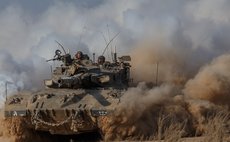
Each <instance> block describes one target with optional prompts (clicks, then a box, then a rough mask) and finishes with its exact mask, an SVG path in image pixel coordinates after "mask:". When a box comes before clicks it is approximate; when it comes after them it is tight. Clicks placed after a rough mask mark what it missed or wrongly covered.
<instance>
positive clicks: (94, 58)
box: [93, 53, 95, 63]
mask: <svg viewBox="0 0 230 142" xmlns="http://www.w3.org/2000/svg"><path fill="white" fill-rule="evenodd" d="M93 63H95V53H93Z"/></svg>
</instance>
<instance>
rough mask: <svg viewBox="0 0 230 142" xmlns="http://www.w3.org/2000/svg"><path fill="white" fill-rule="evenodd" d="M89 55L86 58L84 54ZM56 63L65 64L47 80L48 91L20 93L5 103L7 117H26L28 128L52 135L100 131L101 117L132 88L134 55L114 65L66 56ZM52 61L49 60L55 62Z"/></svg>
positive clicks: (122, 58) (110, 110)
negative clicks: (130, 85) (132, 57)
mask: <svg viewBox="0 0 230 142" xmlns="http://www.w3.org/2000/svg"><path fill="white" fill-rule="evenodd" d="M83 56H85V55H83ZM51 60H52V61H53V60H58V61H61V62H62V64H61V65H60V66H58V67H56V68H55V69H54V70H53V71H52V78H51V79H48V80H45V81H44V84H45V86H46V89H44V90H40V91H37V92H31V93H27V94H26V93H20V92H19V93H18V94H16V95H14V96H12V97H10V98H8V99H7V100H6V102H5V117H6V118H12V117H22V118H23V119H25V120H26V124H25V125H26V126H25V127H26V128H29V129H33V130H37V131H46V132H50V133H51V134H60V135H75V134H80V133H86V132H92V131H96V130H98V120H99V117H102V116H106V115H109V114H110V113H112V112H113V111H114V108H115V107H116V106H117V105H118V104H119V103H120V97H121V96H122V95H123V93H124V92H125V90H126V89H127V87H128V84H129V81H130V77H129V71H130V64H129V63H128V62H129V61H130V60H131V58H130V56H122V57H120V58H118V61H117V60H116V54H115V55H114V62H113V63H109V62H103V63H99V64H98V63H94V62H93V61H92V60H89V58H88V57H87V56H86V58H82V60H77V59H73V58H71V55H70V54H66V53H65V54H64V55H62V53H61V51H60V50H56V52H55V56H54V58H53V59H51ZM51 60H48V61H51Z"/></svg>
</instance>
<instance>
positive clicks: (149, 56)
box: [0, 44, 230, 142]
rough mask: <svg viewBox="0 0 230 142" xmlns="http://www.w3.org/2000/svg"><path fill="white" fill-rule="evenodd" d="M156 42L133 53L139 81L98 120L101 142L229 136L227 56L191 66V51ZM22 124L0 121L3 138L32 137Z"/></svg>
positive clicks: (229, 66) (229, 56)
mask: <svg viewBox="0 0 230 142" xmlns="http://www.w3.org/2000/svg"><path fill="white" fill-rule="evenodd" d="M160 45H161V44H159V45H157V47H158V48H148V47H147V48H143V47H141V48H136V49H135V50H134V51H133V52H132V54H131V55H132V75H133V77H134V81H136V82H139V81H142V82H140V83H138V85H137V86H135V87H130V88H129V89H128V90H127V91H126V93H125V94H124V95H123V96H122V98H121V103H120V104H119V105H118V106H117V107H116V108H115V112H114V113H112V114H110V115H109V116H107V117H101V118H100V119H99V121H98V122H99V127H100V129H101V133H102V134H103V135H104V140H153V139H155V140H159V139H165V140H168V141H177V140H178V139H179V138H181V137H194V136H208V137H211V136H214V137H215V138H219V137H220V138H222V137H224V136H225V135H226V134H229V133H228V131H229V132H230V128H229V105H230V103H229V102H230V88H229V86H230V54H226V55H222V56H220V57H218V58H216V59H214V60H213V61H212V62H211V63H210V64H206V65H204V66H203V67H201V66H202V61H201V62H200V63H196V64H192V63H191V65H190V58H191V57H192V56H190V54H189V52H190V51H188V50H185V49H179V48H178V49H176V48H174V49H173V50H172V49H170V48H165V47H164V46H162V47H161V46H160ZM157 65H158V66H157ZM156 67H158V74H157V70H156ZM200 67H201V69H200V70H199V68H200ZM195 72H198V73H195ZM156 77H157V78H158V79H157V80H156ZM156 81H158V82H157V83H156ZM149 82H151V83H152V86H149V85H148V83H149ZM156 84H157V86H156ZM23 123H25V122H24V121H19V120H17V119H13V120H4V121H2V125H1V127H2V128H1V130H2V132H1V133H0V134H1V135H2V137H3V138H5V139H4V141H10V142H11V141H18V142H20V141H23V140H25V139H30V138H35V137H36V136H37V135H36V134H35V132H33V131H27V130H26V129H23ZM210 123H211V124H212V126H213V129H211V128H210ZM207 126H209V127H207ZM217 128H218V130H216V129H217ZM36 138H37V139H38V140H37V141H45V140H47V138H46V139H45V138H44V137H39V136H37V137H36ZM213 140H217V141H218V140H219V139H213ZM47 141H49V140H47Z"/></svg>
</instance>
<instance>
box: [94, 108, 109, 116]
mask: <svg viewBox="0 0 230 142" xmlns="http://www.w3.org/2000/svg"><path fill="white" fill-rule="evenodd" d="M91 114H92V116H105V115H108V111H107V110H99V109H92V110H91Z"/></svg>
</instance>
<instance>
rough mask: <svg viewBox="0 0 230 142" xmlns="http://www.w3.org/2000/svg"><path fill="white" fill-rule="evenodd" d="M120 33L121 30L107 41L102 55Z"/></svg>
mask: <svg viewBox="0 0 230 142" xmlns="http://www.w3.org/2000/svg"><path fill="white" fill-rule="evenodd" d="M119 34H120V32H119V33H117V34H116V35H115V36H114V37H113V38H112V39H111V40H110V41H109V42H108V43H107V45H106V47H105V49H104V50H103V52H102V55H104V54H105V51H106V49H107V48H108V47H109V44H110V43H111V42H112V41H113V40H114V39H115V38H116V37H117V36H118V35H119Z"/></svg>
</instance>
